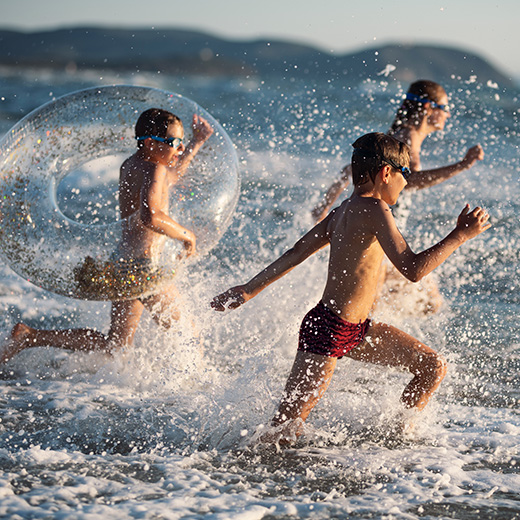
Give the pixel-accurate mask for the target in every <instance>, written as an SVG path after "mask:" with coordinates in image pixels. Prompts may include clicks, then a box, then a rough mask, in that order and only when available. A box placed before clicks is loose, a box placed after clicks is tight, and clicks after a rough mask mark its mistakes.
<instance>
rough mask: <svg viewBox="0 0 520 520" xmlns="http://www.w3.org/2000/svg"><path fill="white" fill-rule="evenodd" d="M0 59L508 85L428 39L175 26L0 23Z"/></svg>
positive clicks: (478, 61)
mask: <svg viewBox="0 0 520 520" xmlns="http://www.w3.org/2000/svg"><path fill="white" fill-rule="evenodd" d="M0 65H3V66H23V67H45V68H49V67H50V68H54V69H67V70H76V69H92V68H94V69H111V70H141V71H158V70H160V71H161V72H163V73H170V74H183V75H188V74H206V75H244V76H245V75H260V76H266V75H281V76H284V77H302V76H310V77H312V76H316V75H320V76H327V75H330V76H331V77H338V76H341V77H345V78H346V79H349V80H352V81H359V80H363V79H366V78H376V77H378V75H382V72H383V71H384V73H385V74H387V75H388V76H389V78H393V79H397V80H400V81H405V82H408V81H412V80H414V79H417V78H432V79H435V80H436V81H439V82H450V81H451V80H452V77H461V78H462V79H468V78H470V77H471V76H476V77H477V78H478V80H479V81H480V82H483V83H486V82H488V81H491V82H493V83H497V84H498V85H500V86H501V87H513V85H514V82H513V80H512V78H511V77H508V76H507V75H505V74H503V73H502V72H500V71H499V70H497V69H496V68H495V67H493V66H492V65H491V64H489V63H488V62H486V61H485V60H484V59H482V58H481V57H479V56H477V55H475V54H472V53H469V52H466V51H463V50H458V49H453V48H447V47H438V46H433V45H411V44H399V43H395V44H390V45H382V46H379V47H373V48H369V49H365V50H362V51H359V52H356V53H352V54H344V55H337V54H331V53H327V52H324V51H321V50H318V49H316V48H314V47H311V46H308V45H302V44H297V43H290V42H285V41H278V40H257V41H229V40H224V39H222V38H217V37H215V36H211V35H209V34H204V33H201V32H196V31H186V30H181V29H158V30H152V29H135V30H131V29H112V28H88V27H84V28H80V27H78V28H70V29H60V30H54V31H45V32H31V33H26V32H18V31H8V30H0Z"/></svg>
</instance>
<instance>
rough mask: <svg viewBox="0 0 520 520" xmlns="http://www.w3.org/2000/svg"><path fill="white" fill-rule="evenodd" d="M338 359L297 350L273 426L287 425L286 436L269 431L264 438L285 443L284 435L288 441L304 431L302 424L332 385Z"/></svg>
mask: <svg viewBox="0 0 520 520" xmlns="http://www.w3.org/2000/svg"><path fill="white" fill-rule="evenodd" d="M336 362H337V358H332V357H328V356H320V355H318V354H311V353H308V352H301V351H298V352H297V354H296V358H295V360H294V364H293V366H292V369H291V373H290V375H289V379H288V380H287V384H286V385H285V390H284V395H283V397H282V400H281V402H280V405H279V407H278V411H277V412H276V415H275V416H274V418H273V420H272V425H273V426H279V425H282V424H283V425H284V428H283V431H282V432H281V435H282V438H281V439H279V436H280V435H279V434H273V435H270V434H269V433H267V434H266V435H263V436H262V437H261V440H262V441H264V442H271V441H276V440H278V441H280V442H282V443H283V442H284V437H286V439H285V441H286V442H287V440H289V439H288V437H289V438H290V437H294V435H299V434H300V433H301V424H302V423H303V421H305V419H307V417H308V415H309V413H310V412H311V410H312V409H313V408H314V406H315V405H316V403H317V402H318V401H319V400H320V398H321V396H322V395H323V393H324V392H325V390H327V388H328V386H329V384H330V381H331V379H332V375H333V374H334V369H335V368H336Z"/></svg>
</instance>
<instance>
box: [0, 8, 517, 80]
mask: <svg viewBox="0 0 520 520" xmlns="http://www.w3.org/2000/svg"><path fill="white" fill-rule="evenodd" d="M0 6H1V19H0V27H1V28H9V29H19V30H25V31H35V30H49V29H55V28H61V27H77V26H85V25H89V26H105V27H108V26H110V27H132V28H133V27H135V28H152V27H155V28H171V27H179V28H185V29H195V30H200V31H203V32H209V33H211V34H213V35H216V36H220V37H223V38H227V39H231V40H253V39H257V38H267V39H281V40H289V41H296V42H299V43H306V44H310V45H313V46H316V47H318V48H320V49H323V50H327V51H333V52H335V53H338V54H343V53H349V52H353V51H357V50H359V49H362V48H364V47H367V46H373V45H374V44H377V43H390V42H394V43H395V42H398V43H428V44H431V43H434V44H441V45H445V46H454V47H457V48H460V49H462V50H466V51H468V52H473V53H475V54H478V55H479V56H481V57H483V58H484V59H486V60H488V61H490V62H491V63H492V64H493V65H495V66H496V67H498V68H499V69H500V70H501V71H502V72H504V73H505V74H508V75H510V76H513V77H516V78H520V53H519V52H518V49H519V48H520V30H519V29H518V20H520V1H519V0H496V1H493V0H486V1H484V0H442V1H438V0H429V1H428V2H421V1H420V0H361V1H356V0H321V1H318V0H312V1H311V0H260V1H254V2H249V1H248V0H191V1H190V0H183V1H182V2H181V1H179V0H169V1H166V0H152V1H143V0H140V1H137V0H87V1H76V0H39V1H36V0H0ZM0 52H1V51H0Z"/></svg>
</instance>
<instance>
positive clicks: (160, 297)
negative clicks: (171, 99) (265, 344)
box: [0, 108, 213, 363]
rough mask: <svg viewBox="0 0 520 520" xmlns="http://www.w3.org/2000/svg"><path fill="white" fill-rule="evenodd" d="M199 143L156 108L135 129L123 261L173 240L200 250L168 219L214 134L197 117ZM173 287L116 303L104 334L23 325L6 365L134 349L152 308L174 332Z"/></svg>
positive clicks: (124, 175) (125, 182) (1, 358)
mask: <svg viewBox="0 0 520 520" xmlns="http://www.w3.org/2000/svg"><path fill="white" fill-rule="evenodd" d="M192 130H193V138H192V140H191V141H190V142H189V143H188V145H187V146H186V147H185V146H184V144H183V140H184V128H183V125H182V121H181V120H180V119H179V118H178V117H177V116H175V115H174V114H172V113H170V112H168V111H166V110H162V109H158V108H151V109H149V110H146V111H145V112H143V113H142V114H141V115H140V116H139V118H138V120H137V123H136V125H135V137H136V139H137V146H138V148H137V151H136V152H135V153H134V154H133V155H132V156H131V157H129V158H128V159H126V160H125V161H124V163H123V164H122V165H121V169H120V175H119V206H120V217H121V219H122V220H123V219H126V220H124V221H123V230H122V240H121V243H120V244H119V245H118V249H117V256H118V258H123V259H129V260H130V259H133V260H137V261H140V262H151V261H153V259H154V258H156V257H157V255H158V254H160V252H161V250H162V247H163V245H164V241H165V240H166V239H167V238H170V239H173V240H180V241H182V242H183V245H184V248H185V251H186V254H187V255H191V254H193V252H194V251H195V245H196V238H195V235H194V234H193V232H192V231H190V230H189V229H187V228H185V227H184V226H182V225H180V224H179V223H178V222H175V221H174V220H173V219H172V218H171V217H170V216H169V215H168V209H169V208H168V203H169V197H168V195H169V191H170V188H171V187H172V186H173V185H174V184H175V183H176V182H177V181H178V180H179V179H180V178H181V177H182V175H183V174H184V173H185V171H186V169H187V167H188V165H189V163H190V162H191V161H192V159H193V158H194V156H195V154H196V153H197V152H198V151H199V149H200V148H201V146H202V145H203V144H204V143H205V142H206V141H207V140H208V139H209V138H210V136H211V135H212V133H213V129H212V128H211V126H210V125H209V123H208V122H207V121H206V120H205V119H203V118H202V117H200V116H198V115H196V114H195V115H194V116H193V122H192ZM174 293H175V291H174V288H173V287H169V288H166V289H163V290H162V291H161V292H160V293H158V294H155V295H153V296H150V297H147V298H142V299H138V300H128V301H114V302H112V309H111V316H110V329H109V332H108V334H106V335H105V334H103V333H101V332H98V331H96V330H93V329H61V330H40V329H33V328H31V327H29V326H27V325H25V324H23V323H18V324H17V325H15V326H14V328H13V330H12V332H11V339H10V340H9V341H8V342H7V343H6V344H5V345H4V347H3V349H2V352H1V354H0V363H5V362H6V361H8V360H9V359H11V358H12V357H13V356H14V355H15V354H17V353H18V352H20V351H21V350H24V349H26V348H29V347H39V346H47V345H51V346H54V347H59V348H64V349H69V350H75V351H102V352H106V353H111V352H113V351H115V350H117V349H119V348H121V347H124V346H128V345H131V344H132V341H133V338H134V335H135V332H136V330H137V326H138V324H139V320H140V319H141V315H142V313H143V309H144V308H146V309H147V310H149V311H150V312H151V313H152V316H153V318H154V320H155V321H156V322H158V323H159V324H161V325H163V326H165V327H169V326H170V325H171V323H172V321H173V320H176V319H178V317H179V312H178V310H177V309H175V307H174V297H173V294H174Z"/></svg>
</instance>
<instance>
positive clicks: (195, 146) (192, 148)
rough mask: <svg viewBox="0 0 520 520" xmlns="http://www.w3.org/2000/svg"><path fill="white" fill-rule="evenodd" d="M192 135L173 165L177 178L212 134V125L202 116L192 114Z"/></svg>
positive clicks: (182, 173)
mask: <svg viewBox="0 0 520 520" xmlns="http://www.w3.org/2000/svg"><path fill="white" fill-rule="evenodd" d="M191 129H192V132H193V137H192V139H191V141H190V142H189V143H188V145H187V146H186V149H185V150H184V152H183V153H182V155H181V156H180V158H179V161H178V163H177V165H176V166H175V173H176V175H177V178H179V177H182V176H183V175H184V174H185V173H186V170H187V169H188V166H189V165H190V163H191V161H192V160H193V158H194V157H195V155H197V152H198V151H199V150H200V149H201V147H202V145H203V144H204V143H205V142H206V141H207V140H208V139H209V138H210V137H211V136H212V135H213V132H214V130H213V127H212V126H211V125H210V124H209V123H208V121H206V120H205V119H204V118H203V117H201V116H199V115H197V114H193V120H192V123H191Z"/></svg>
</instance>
